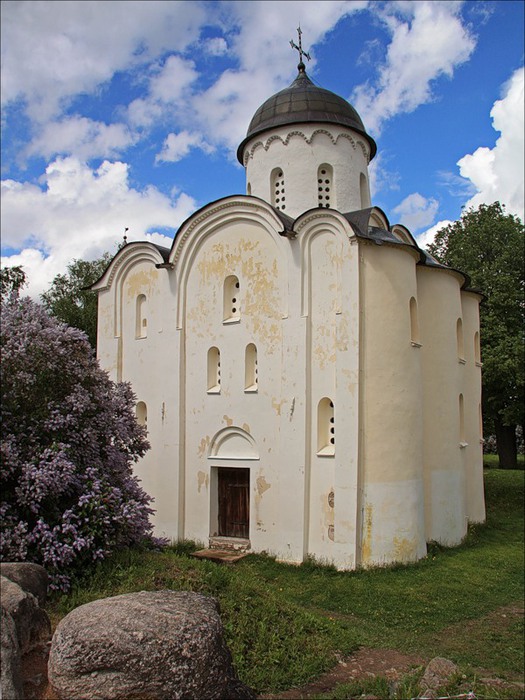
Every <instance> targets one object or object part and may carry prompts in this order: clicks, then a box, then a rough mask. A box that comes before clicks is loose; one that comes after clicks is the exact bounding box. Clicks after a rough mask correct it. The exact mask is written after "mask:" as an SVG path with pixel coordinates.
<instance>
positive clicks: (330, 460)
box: [292, 211, 359, 569]
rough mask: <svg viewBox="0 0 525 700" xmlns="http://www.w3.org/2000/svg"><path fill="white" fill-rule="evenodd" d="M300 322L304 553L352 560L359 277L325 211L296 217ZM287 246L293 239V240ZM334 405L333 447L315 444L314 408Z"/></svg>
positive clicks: (336, 221)
mask: <svg viewBox="0 0 525 700" xmlns="http://www.w3.org/2000/svg"><path fill="white" fill-rule="evenodd" d="M296 230H297V231H298V243H299V245H300V247H301V261H302V262H301V272H302V313H303V315H304V317H305V320H306V324H307V342H306V347H307V352H306V367H305V370H306V371H305V391H306V403H307V406H308V410H307V414H306V420H307V427H306V433H307V435H306V440H307V445H306V449H307V456H306V470H305V477H304V478H305V525H306V528H305V551H304V555H305V556H308V555H309V556H314V557H316V558H317V559H318V560H321V561H329V562H331V563H333V564H335V565H336V566H337V567H338V568H339V569H353V568H355V565H356V541H357V539H358V537H357V509H356V506H357V474H358V469H357V463H358V408H359V403H358V396H359V390H358V368H359V349H358V344H359V277H358V255H357V246H356V245H354V243H355V239H353V232H352V231H351V229H350V227H349V226H348V224H347V222H346V221H345V220H344V219H342V218H341V217H340V216H339V215H338V214H336V213H334V212H330V211H324V212H321V211H319V212H310V213H309V214H305V216H304V217H303V218H301V219H300V220H299V221H298V222H296ZM292 245H296V244H295V242H293V243H292ZM325 398H329V399H330V400H331V401H332V402H333V404H334V409H333V410H334V424H333V425H334V430H335V445H334V446H333V449H331V447H328V448H327V449H321V450H319V440H318V407H319V402H320V401H321V400H322V399H325Z"/></svg>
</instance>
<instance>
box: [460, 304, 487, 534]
mask: <svg viewBox="0 0 525 700" xmlns="http://www.w3.org/2000/svg"><path fill="white" fill-rule="evenodd" d="M461 302H462V309H463V334H464V344H465V363H466V364H465V371H464V375H465V377H464V385H463V386H464V394H465V437H466V440H465V441H466V443H467V445H466V447H465V462H466V463H465V480H466V483H465V488H466V494H465V499H466V511H467V512H466V514H467V517H468V519H469V522H472V523H481V522H484V521H485V493H484V489H483V435H482V432H483V431H482V425H481V361H480V360H481V358H480V356H479V331H480V328H479V303H480V296H479V295H478V294H475V293H474V292H465V291H462V292H461ZM476 334H478V335H477V337H476ZM476 346H478V350H476Z"/></svg>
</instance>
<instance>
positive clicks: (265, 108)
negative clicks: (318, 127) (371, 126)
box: [237, 63, 377, 164]
mask: <svg viewBox="0 0 525 700" xmlns="http://www.w3.org/2000/svg"><path fill="white" fill-rule="evenodd" d="M305 122H307V123H309V122H324V123H325V124H338V125H340V126H346V127H348V128H350V129H353V130H354V131H357V132H358V133H359V134H362V135H363V136H364V137H365V138H366V140H367V141H368V143H369V144H370V160H371V159H372V158H373V157H374V156H375V154H376V151H377V146H376V143H375V141H374V139H373V138H372V137H371V136H369V135H368V134H367V133H366V131H365V127H364V124H363V122H362V121H361V117H360V116H359V114H358V113H357V112H356V110H355V109H354V108H353V107H352V105H351V104H350V103H349V102H347V101H346V100H344V99H343V98H342V97H339V95H336V94H335V93H334V92H330V90H325V89H324V88H320V87H317V85H314V84H313V83H312V81H311V80H310V78H309V77H308V76H307V75H306V71H305V67H304V64H303V63H300V64H299V73H298V75H297V78H296V79H295V80H294V81H293V83H292V84H291V85H290V86H289V87H287V88H285V89H284V90H281V91H280V92H277V93H276V94H275V95H272V97H269V98H268V99H267V100H266V102H264V103H263V104H262V105H261V106H260V107H259V109H258V110H257V111H256V112H255V114H254V115H253V118H252V120H251V122H250V126H249V127H248V132H247V134H246V138H245V139H244V140H243V141H242V143H241V145H240V146H239V148H238V149H237V158H238V159H239V162H240V163H241V164H242V163H243V151H244V147H245V145H246V144H247V143H248V141H249V140H250V139H251V138H253V137H254V136H256V135H257V134H262V133H263V132H264V131H269V130H270V129H274V128H275V127H278V126H286V125H288V124H298V123H303V124H304V123H305Z"/></svg>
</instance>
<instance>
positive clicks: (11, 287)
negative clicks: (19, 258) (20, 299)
mask: <svg viewBox="0 0 525 700" xmlns="http://www.w3.org/2000/svg"><path fill="white" fill-rule="evenodd" d="M26 284H27V277H26V273H25V272H24V269H23V267H22V266H21V265H16V266H15V267H3V268H2V269H0V289H1V294H2V301H6V300H7V299H8V298H9V297H10V296H11V294H14V295H15V296H18V295H19V294H20V290H21V289H22V288H23V287H25V285H26Z"/></svg>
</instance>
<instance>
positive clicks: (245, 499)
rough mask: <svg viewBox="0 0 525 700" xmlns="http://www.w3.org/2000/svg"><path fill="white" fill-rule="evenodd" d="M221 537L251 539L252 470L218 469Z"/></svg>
mask: <svg viewBox="0 0 525 700" xmlns="http://www.w3.org/2000/svg"><path fill="white" fill-rule="evenodd" d="M218 477H219V484H218V486H219V489H218V491H219V536H222V537H242V538H244V539H248V537H249V523H250V470H249V469H228V468H226V467H221V468H219V469H218Z"/></svg>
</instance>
